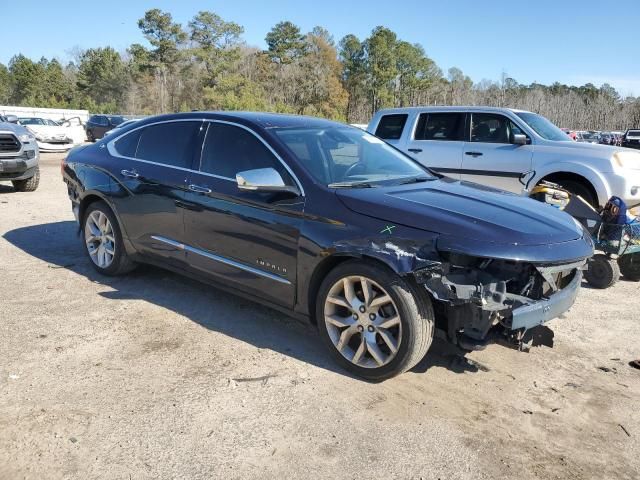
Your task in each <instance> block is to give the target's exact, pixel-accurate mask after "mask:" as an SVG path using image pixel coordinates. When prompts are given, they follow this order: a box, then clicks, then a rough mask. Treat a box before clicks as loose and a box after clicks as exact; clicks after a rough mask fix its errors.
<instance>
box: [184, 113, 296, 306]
mask: <svg viewBox="0 0 640 480" xmlns="http://www.w3.org/2000/svg"><path fill="white" fill-rule="evenodd" d="M269 167H271V168H274V169H276V170H277V171H278V173H280V175H281V176H282V178H283V179H284V181H285V183H287V184H290V185H292V186H295V185H296V184H295V183H294V180H293V177H292V176H291V175H290V173H289V172H288V170H287V169H286V168H285V166H284V164H283V163H282V162H281V161H280V160H279V159H278V158H277V157H276V155H275V153H274V152H273V150H271V149H270V148H269V147H268V145H267V144H266V143H265V141H263V140H262V139H261V138H260V137H259V136H258V135H257V134H256V133H254V132H252V131H251V130H249V129H248V128H246V127H244V126H241V125H237V124H232V123H228V122H209V123H208V129H207V132H206V138H205V141H204V145H203V148H202V160H201V164H200V165H199V170H200V171H199V172H198V173H191V174H190V176H189V190H188V191H187V194H186V202H185V203H186V208H187V209H186V210H185V229H186V237H187V240H186V241H185V245H186V248H185V249H186V258H187V262H188V264H189V267H190V268H192V269H194V270H195V271H197V272H198V273H200V274H204V275H206V276H210V277H212V278H213V279H215V280H218V281H223V282H224V283H225V284H226V285H228V286H231V287H233V288H238V289H240V290H244V291H246V292H248V293H251V294H253V295H256V296H259V297H262V298H265V299H267V300H269V301H272V302H274V303H278V304H280V305H283V306H287V307H292V306H293V303H294V300H295V282H296V265H297V254H298V239H299V235H300V228H301V225H302V215H303V211H304V197H303V196H302V195H295V194H290V193H282V192H280V193H274V192H255V191H244V190H239V189H238V186H237V183H236V179H235V177H236V173H238V172H241V171H244V170H252V169H258V168H269Z"/></svg>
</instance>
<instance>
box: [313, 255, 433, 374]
mask: <svg viewBox="0 0 640 480" xmlns="http://www.w3.org/2000/svg"><path fill="white" fill-rule="evenodd" d="M316 319H317V324H318V330H319V331H320V336H321V337H322V339H323V342H324V343H325V344H326V345H327V347H328V349H329V351H330V352H331V354H332V356H333V357H334V358H335V359H336V361H337V362H338V363H339V364H340V365H342V366H343V367H344V368H345V369H346V370H348V371H349V372H351V373H353V374H355V375H358V376H360V377H363V378H365V379H367V380H372V381H382V380H385V379H388V378H391V377H393V376H395V375H399V374H400V373H403V372H405V371H407V370H409V369H410V368H412V367H413V366H415V365H416V364H417V363H418V362H419V361H420V360H421V359H422V358H423V357H424V355H425V354H426V353H427V350H428V349H429V346H430V345H431V341H432V339H433V328H434V314H433V308H432V305H431V302H430V301H429V298H428V297H427V295H426V294H424V293H423V294H420V293H419V292H418V291H417V287H415V286H413V285H412V284H410V283H409V282H407V281H406V280H405V279H403V278H401V277H399V276H398V275H396V274H395V273H393V272H391V271H389V270H387V269H385V268H384V267H382V266H379V265H377V264H374V263H369V262H361V261H348V262H345V263H343V264H340V265H339V266H338V267H336V268H335V269H334V270H332V271H331V272H330V273H329V274H328V275H327V277H326V278H325V279H324V281H323V282H322V285H321V286H320V289H319V291H318V297H317V301H316Z"/></svg>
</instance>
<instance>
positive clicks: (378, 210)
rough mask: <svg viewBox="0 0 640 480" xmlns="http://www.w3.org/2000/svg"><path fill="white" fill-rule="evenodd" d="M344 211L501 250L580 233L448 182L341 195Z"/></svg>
mask: <svg viewBox="0 0 640 480" xmlns="http://www.w3.org/2000/svg"><path fill="white" fill-rule="evenodd" d="M336 194H337V196H338V197H339V198H340V199H341V201H342V202H343V203H344V204H345V206H346V207H347V208H349V209H350V210H353V211H355V212H357V213H360V214H363V215H367V216H369V217H374V218H378V219H380V220H383V221H384V222H388V223H392V224H397V225H405V226H407V227H412V228H418V229H422V230H426V231H430V232H434V233H438V234H441V235H447V236H452V237H463V238H465V239H475V240H476V241H478V242H482V243H487V242H488V243H493V244H502V245H549V244H557V243H564V242H571V241H573V240H577V239H580V238H582V237H583V235H584V232H583V230H582V229H581V228H579V227H578V225H577V224H576V222H575V221H574V220H573V218H571V217H570V216H569V215H568V214H566V213H564V212H561V211H560V210H558V209H556V208H555V207H552V206H550V205H546V204H544V203H541V202H538V201H536V200H532V199H529V198H526V197H523V196H519V195H515V194H512V193H508V192H504V191H501V190H496V189H493V188H490V187H485V186H481V185H477V184H474V183H469V182H460V181H457V180H452V179H448V178H443V179H438V180H432V181H428V182H424V183H419V184H412V185H402V186H396V187H374V188H356V189H353V188H352V189H341V190H337V191H336Z"/></svg>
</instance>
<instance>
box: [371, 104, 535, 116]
mask: <svg viewBox="0 0 640 480" xmlns="http://www.w3.org/2000/svg"><path fill="white" fill-rule="evenodd" d="M416 111H417V112H448V111H451V112H492V113H504V112H514V113H532V112H529V111H527V110H520V109H517V108H506V107H485V106H481V105H465V106H459V107H456V106H452V105H442V106H424V107H400V108H385V109H383V110H380V111H379V112H378V113H379V114H380V113H384V114H389V113H407V112H416Z"/></svg>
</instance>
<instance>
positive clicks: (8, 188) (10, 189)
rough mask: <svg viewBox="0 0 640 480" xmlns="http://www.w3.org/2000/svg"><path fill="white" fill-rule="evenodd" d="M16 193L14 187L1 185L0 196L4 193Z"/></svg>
mask: <svg viewBox="0 0 640 480" xmlns="http://www.w3.org/2000/svg"><path fill="white" fill-rule="evenodd" d="M15 191H16V189H15V188H13V185H3V184H1V183H0V195H1V194H3V193H14V192H15Z"/></svg>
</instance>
